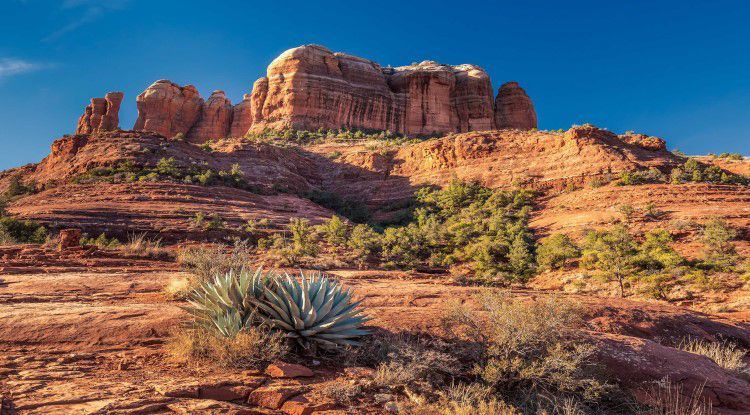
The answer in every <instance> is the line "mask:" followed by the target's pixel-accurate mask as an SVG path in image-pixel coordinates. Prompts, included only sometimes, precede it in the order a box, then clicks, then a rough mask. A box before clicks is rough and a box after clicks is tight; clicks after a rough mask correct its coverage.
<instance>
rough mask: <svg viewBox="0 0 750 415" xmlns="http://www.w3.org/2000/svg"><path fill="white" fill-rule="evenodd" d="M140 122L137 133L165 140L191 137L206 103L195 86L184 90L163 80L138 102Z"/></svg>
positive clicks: (148, 89)
mask: <svg viewBox="0 0 750 415" xmlns="http://www.w3.org/2000/svg"><path fill="white" fill-rule="evenodd" d="M136 103H137V105H138V119H137V120H136V121H135V126H134V127H133V129H134V130H141V131H152V132H155V133H157V134H161V135H163V136H165V137H173V136H174V135H176V134H178V133H182V134H187V133H188V132H189V131H190V128H192V127H193V125H194V124H195V122H196V121H197V120H198V117H200V115H201V108H202V107H203V99H202V98H201V97H200V94H198V90H197V89H195V87H194V86H192V85H187V86H185V87H181V86H179V85H177V84H175V83H174V82H171V81H167V80H164V79H162V80H159V81H156V82H154V83H153V84H151V86H149V87H148V88H146V90H145V91H143V92H142V93H141V94H140V95H138V98H136Z"/></svg>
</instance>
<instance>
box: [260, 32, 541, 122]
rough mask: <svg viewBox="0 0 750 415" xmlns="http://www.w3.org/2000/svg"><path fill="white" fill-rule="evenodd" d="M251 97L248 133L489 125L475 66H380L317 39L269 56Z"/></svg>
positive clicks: (481, 77)
mask: <svg viewBox="0 0 750 415" xmlns="http://www.w3.org/2000/svg"><path fill="white" fill-rule="evenodd" d="M527 98H528V97H527ZM251 101H252V106H253V119H254V121H253V124H252V127H251V129H252V130H253V131H261V130H263V129H265V128H274V129H283V128H294V129H302V130H317V129H318V128H323V129H336V128H357V129H365V130H391V131H393V132H398V133H403V134H408V135H426V134H432V133H446V132H466V131H475V130H490V129H492V128H494V126H495V124H494V105H493V99H492V86H491V83H490V79H489V76H488V75H487V73H486V72H484V70H482V69H481V68H479V67H478V66H474V65H458V66H450V65H441V64H438V63H435V62H432V61H425V62H422V63H419V64H414V65H410V66H402V67H398V68H382V67H381V66H380V65H378V64H377V63H375V62H373V61H370V60H367V59H362V58H358V57H355V56H350V55H346V54H343V53H333V52H331V51H330V50H328V49H326V48H324V47H322V46H317V45H306V46H300V47H297V48H294V49H290V50H287V51H286V52H284V53H282V54H281V55H280V56H279V57H277V58H276V59H274V61H273V62H271V64H270V65H269V66H268V71H267V77H265V78H261V79H260V80H258V81H257V82H256V83H255V86H254V88H253V93H252V96H251ZM529 103H530V101H529ZM532 111H533V108H532ZM534 126H536V121H535V122H534ZM519 128H521V126H520V125H519ZM529 128H531V127H529Z"/></svg>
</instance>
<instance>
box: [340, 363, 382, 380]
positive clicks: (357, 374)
mask: <svg viewBox="0 0 750 415" xmlns="http://www.w3.org/2000/svg"><path fill="white" fill-rule="evenodd" d="M344 374H345V375H346V376H348V377H350V378H371V377H373V376H375V370H373V369H370V368H369V367H361V366H355V367H347V368H346V369H344Z"/></svg>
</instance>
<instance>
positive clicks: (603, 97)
mask: <svg viewBox="0 0 750 415" xmlns="http://www.w3.org/2000/svg"><path fill="white" fill-rule="evenodd" d="M306 43H318V44H322V45H325V46H327V47H328V48H330V49H332V50H334V51H342V52H347V53H350V54H353V55H358V56H362V57H366V58H369V59H372V60H374V61H377V62H379V63H380V64H382V65H393V66H399V65H405V64H409V63H411V62H416V61H422V60H426V59H430V60H435V61H439V62H442V63H449V64H460V63H474V64H477V65H480V66H482V67H483V68H485V69H486V70H487V71H488V72H489V74H490V76H491V78H492V81H493V85H494V87H495V89H497V88H498V87H499V86H500V84H502V83H503V82H506V81H509V80H515V81H518V82H519V83H520V84H521V85H522V86H523V87H524V88H525V89H526V91H527V92H528V93H529V95H530V96H531V97H532V99H533V100H534V103H535V105H536V109H537V113H538V115H539V127H540V128H541V129H557V128H568V127H569V126H570V125H572V124H582V123H585V122H590V123H593V124H596V125H598V126H601V127H606V128H609V129H610V130H612V131H615V132H623V131H626V130H634V131H638V132H644V133H647V134H652V135H657V136H661V137H663V138H665V139H666V140H667V141H668V145H669V147H670V148H679V149H680V150H683V151H685V152H686V153H688V154H705V153H708V152H714V153H719V152H724V151H728V152H741V153H744V154H746V155H750V2H748V1H731V0H726V1H721V0H717V1H699V0H693V1H690V0H681V1H676V0H675V1H673V0H661V1H660V0H656V1H654V0H651V1H638V0H631V1H619V2H614V1H601V0H597V1H575V0H568V1H517V0H516V1H477V0H475V1H471V2H456V1H444V0H432V1H421V0H420V1H391V2H383V1H361V2H357V1H340V2H338V1H330V2H316V1H312V0H308V1H295V0H287V1H263V2H253V1H239V0H215V1H205V0H204V1H189V0H183V1H176V0H175V1H171V0H164V1H159V0H59V1H52V0H0V169H5V168H9V167H12V166H17V165H21V164H25V163H30V162H35V161H38V160H40V159H41V158H42V157H44V156H45V155H46V154H48V152H49V145H50V144H51V143H52V141H53V140H54V139H55V138H57V137H60V136H62V134H65V133H71V132H73V131H74V129H75V125H76V121H77V118H78V116H79V115H80V114H81V112H82V111H83V108H84V106H85V105H86V104H87V103H88V100H89V98H91V97H100V96H104V94H105V93H106V92H108V91H123V92H124V93H125V101H124V102H123V107H122V110H121V112H120V126H121V128H124V129H128V128H132V126H133V123H134V122H135V118H136V116H137V111H136V106H135V97H136V96H137V95H138V94H139V93H140V92H141V91H142V90H143V89H145V88H146V87H147V86H148V85H150V84H151V83H152V82H153V81H155V80H157V79H162V78H167V79H170V80H172V81H175V82H177V83H179V84H187V83H190V84H193V85H195V86H196V87H197V88H198V90H199V91H200V92H201V95H202V96H203V97H204V98H205V97H207V96H208V95H209V94H210V93H211V91H213V90H216V89H222V90H224V91H226V92H227V94H228V96H229V97H230V98H231V99H232V101H233V102H237V101H239V100H240V99H241V97H242V94H243V93H249V92H250V88H251V87H252V84H253V81H255V79H257V78H258V77H260V76H262V75H263V74H264V73H265V68H266V66H267V65H268V63H269V62H270V61H271V60H272V59H273V58H274V57H276V56H277V55H278V54H279V53H281V52H282V51H284V50H286V49H288V48H291V47H294V46H298V45H301V44H306Z"/></svg>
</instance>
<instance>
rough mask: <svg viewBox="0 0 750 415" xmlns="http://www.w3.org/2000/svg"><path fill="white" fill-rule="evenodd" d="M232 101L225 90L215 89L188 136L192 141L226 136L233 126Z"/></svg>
mask: <svg viewBox="0 0 750 415" xmlns="http://www.w3.org/2000/svg"><path fill="white" fill-rule="evenodd" d="M232 112H233V110H232V102H231V101H230V100H228V99H227V97H226V95H225V94H224V91H214V92H213V93H212V94H211V96H210V97H209V98H208V100H207V101H206V102H205V103H204V104H203V105H202V107H201V113H200V117H198V121H197V122H196V123H195V125H194V126H193V127H192V128H191V129H190V133H188V138H189V139H190V141H192V142H203V141H207V140H211V139H217V138H225V137H227V136H228V135H229V131H230V128H231V126H232Z"/></svg>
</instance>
